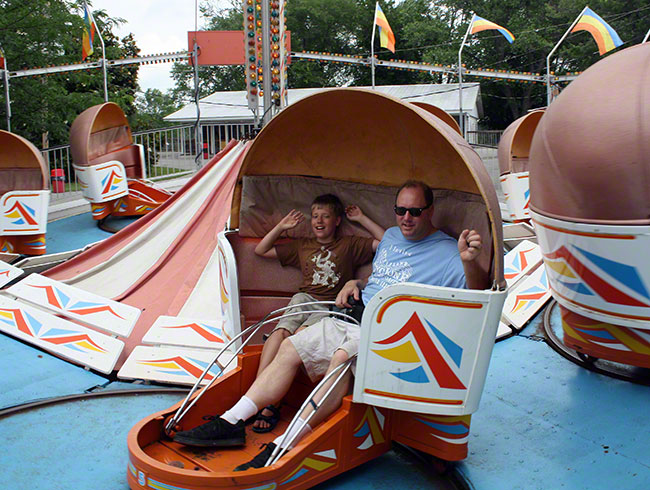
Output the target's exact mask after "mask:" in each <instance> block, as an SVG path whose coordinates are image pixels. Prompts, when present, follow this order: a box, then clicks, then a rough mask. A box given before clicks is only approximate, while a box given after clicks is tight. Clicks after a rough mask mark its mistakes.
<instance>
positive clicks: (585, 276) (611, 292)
mask: <svg viewBox="0 0 650 490" xmlns="http://www.w3.org/2000/svg"><path fill="white" fill-rule="evenodd" d="M544 256H545V257H547V258H549V259H551V260H557V259H563V260H564V261H565V262H566V263H567V264H569V265H570V266H571V268H572V269H573V270H574V271H575V272H576V274H578V275H579V276H580V278H581V279H582V280H583V281H585V282H586V283H587V284H588V285H589V287H591V289H593V290H594V291H596V292H597V293H598V295H599V296H600V297H601V298H603V299H604V300H605V301H608V302H610V303H615V304H619V305H626V306H641V307H647V306H648V305H647V304H645V303H641V302H640V301H637V300H636V299H634V298H632V297H631V296H628V295H627V294H625V293H624V292H623V291H621V290H620V289H616V288H615V287H614V286H612V285H611V284H609V283H607V282H606V281H605V280H603V279H602V278H600V277H599V276H597V275H596V274H594V273H593V272H592V271H590V270H589V269H588V268H587V267H586V266H585V265H584V264H583V263H582V262H580V261H579V260H578V259H577V258H576V257H575V256H574V255H573V254H571V252H569V251H568V250H567V249H566V247H564V245H563V246H561V247H560V248H558V249H557V250H556V251H555V252H551V253H549V254H544Z"/></svg>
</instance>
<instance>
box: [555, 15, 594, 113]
mask: <svg viewBox="0 0 650 490" xmlns="http://www.w3.org/2000/svg"><path fill="white" fill-rule="evenodd" d="M588 8H589V6H585V8H583V9H582V12H580V15H578V17H576V20H574V21H573V24H571V25H570V26H569V28H568V29H567V31H566V32H565V33H564V36H562V38H561V39H560V40H559V41H558V43H557V44H556V45H555V47H554V48H553V49H552V50H551V52H550V53H549V54H548V56H547V57H546V105H547V106H550V105H551V56H553V53H555V51H556V50H557V48H559V47H560V44H562V41H564V39H565V38H566V37H567V36H568V35H569V33H570V32H571V30H572V29H573V28H574V27H575V25H576V24H577V23H578V21H579V20H580V17H582V14H584V13H585V11H586V10H587V9H588Z"/></svg>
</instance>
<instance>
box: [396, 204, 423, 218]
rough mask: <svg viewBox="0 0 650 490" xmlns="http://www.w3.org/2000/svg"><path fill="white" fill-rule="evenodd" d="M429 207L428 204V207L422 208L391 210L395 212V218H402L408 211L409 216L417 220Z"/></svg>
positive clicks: (398, 207)
mask: <svg viewBox="0 0 650 490" xmlns="http://www.w3.org/2000/svg"><path fill="white" fill-rule="evenodd" d="M430 207H431V204H429V205H428V206H424V207H423V208H405V207H402V206H393V209H394V210H395V214H396V215H397V216H404V215H405V214H406V212H407V211H408V212H409V214H410V215H411V216H413V217H414V218H417V217H418V216H420V215H421V214H422V211H424V210H425V209H429V208H430Z"/></svg>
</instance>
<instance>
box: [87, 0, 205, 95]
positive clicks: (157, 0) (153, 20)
mask: <svg viewBox="0 0 650 490" xmlns="http://www.w3.org/2000/svg"><path fill="white" fill-rule="evenodd" d="M91 3H92V7H91V8H92V9H93V10H105V11H106V13H107V14H108V15H109V16H110V17H121V18H122V19H124V20H125V21H126V22H125V23H124V24H122V25H121V26H120V28H119V29H118V31H117V32H116V34H117V35H118V36H120V37H124V36H126V35H127V34H129V33H131V32H132V33H133V35H134V36H135V41H136V44H137V45H138V47H139V48H140V55H141V56H145V55H150V54H159V53H171V52H175V51H182V50H187V32H188V31H193V30H194V24H195V23H194V4H195V0H91ZM200 28H201V19H199V29H200ZM95 49H97V48H95ZM171 67H172V63H158V64H155V65H141V66H140V72H139V76H138V81H139V83H140V88H141V89H142V90H143V91H144V90H146V89H148V88H157V89H160V90H162V91H165V90H167V89H170V88H171V87H172V86H173V81H172V79H171V78H170V76H169V71H170V70H171Z"/></svg>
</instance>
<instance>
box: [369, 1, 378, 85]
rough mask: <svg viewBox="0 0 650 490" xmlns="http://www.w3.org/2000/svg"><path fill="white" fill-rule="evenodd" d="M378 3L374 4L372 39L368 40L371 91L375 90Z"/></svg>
mask: <svg viewBox="0 0 650 490" xmlns="http://www.w3.org/2000/svg"><path fill="white" fill-rule="evenodd" d="M378 8H379V2H376V3H375V16H374V17H373V19H372V37H371V38H370V74H371V77H372V89H373V90H375V31H376V30H377V9H378Z"/></svg>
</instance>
